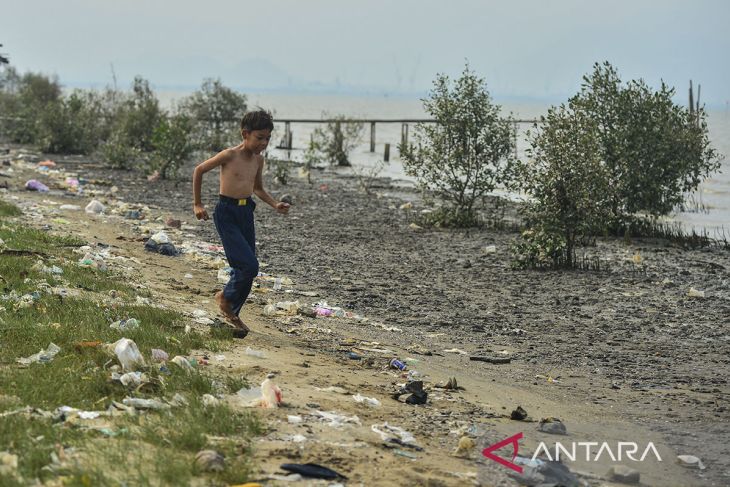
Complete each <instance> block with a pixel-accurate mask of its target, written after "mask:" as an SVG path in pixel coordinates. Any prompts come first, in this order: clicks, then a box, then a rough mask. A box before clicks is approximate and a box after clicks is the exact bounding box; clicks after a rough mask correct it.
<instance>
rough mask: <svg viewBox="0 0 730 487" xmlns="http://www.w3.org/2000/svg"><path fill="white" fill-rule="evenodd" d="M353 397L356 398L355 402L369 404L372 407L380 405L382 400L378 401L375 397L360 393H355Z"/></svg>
mask: <svg viewBox="0 0 730 487" xmlns="http://www.w3.org/2000/svg"><path fill="white" fill-rule="evenodd" d="M352 398H353V399H354V400H355V402H357V403H360V404H366V405H367V406H370V407H372V408H379V407H380V401H378V400H377V399H375V398H374V397H367V396H363V395H360V394H355V395H353V396H352Z"/></svg>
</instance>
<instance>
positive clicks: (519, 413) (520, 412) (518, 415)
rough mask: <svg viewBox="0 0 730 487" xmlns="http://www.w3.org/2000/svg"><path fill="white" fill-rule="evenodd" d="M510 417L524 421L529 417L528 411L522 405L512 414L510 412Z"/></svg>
mask: <svg viewBox="0 0 730 487" xmlns="http://www.w3.org/2000/svg"><path fill="white" fill-rule="evenodd" d="M510 419H514V420H515V421H524V420H525V419H527V411H525V410H524V409H522V406H517V408H516V409H515V410H513V411H512V414H510Z"/></svg>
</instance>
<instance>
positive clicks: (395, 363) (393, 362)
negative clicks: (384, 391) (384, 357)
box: [388, 358, 408, 370]
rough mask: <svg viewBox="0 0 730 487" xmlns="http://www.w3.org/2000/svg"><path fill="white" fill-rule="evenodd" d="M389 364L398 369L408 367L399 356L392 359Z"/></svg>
mask: <svg viewBox="0 0 730 487" xmlns="http://www.w3.org/2000/svg"><path fill="white" fill-rule="evenodd" d="M388 366H389V367H390V368H391V369H398V370H406V368H407V367H408V366H407V365H406V364H404V363H403V362H401V361H400V360H398V359H397V358H394V359H391V361H390V362H389V363H388Z"/></svg>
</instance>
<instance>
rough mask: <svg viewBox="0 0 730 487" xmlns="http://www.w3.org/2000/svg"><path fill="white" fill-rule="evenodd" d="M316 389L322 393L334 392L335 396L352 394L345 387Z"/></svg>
mask: <svg viewBox="0 0 730 487" xmlns="http://www.w3.org/2000/svg"><path fill="white" fill-rule="evenodd" d="M315 389H316V390H318V391H322V392H334V393H335V394H345V395H347V394H350V391H348V390H347V389H345V388H344V387H339V386H329V387H315Z"/></svg>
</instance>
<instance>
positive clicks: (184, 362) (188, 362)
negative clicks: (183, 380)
mask: <svg viewBox="0 0 730 487" xmlns="http://www.w3.org/2000/svg"><path fill="white" fill-rule="evenodd" d="M193 361H195V359H194V358H192V359H191V358H187V357H183V356H181V355H176V356H175V357H173V359H172V360H170V362H172V363H173V364H175V365H177V366H178V367H180V368H181V369H183V370H184V371H186V372H192V371H193V370H195V366H194V365H193V363H192V362H193ZM195 364H196V365H197V361H195Z"/></svg>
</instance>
